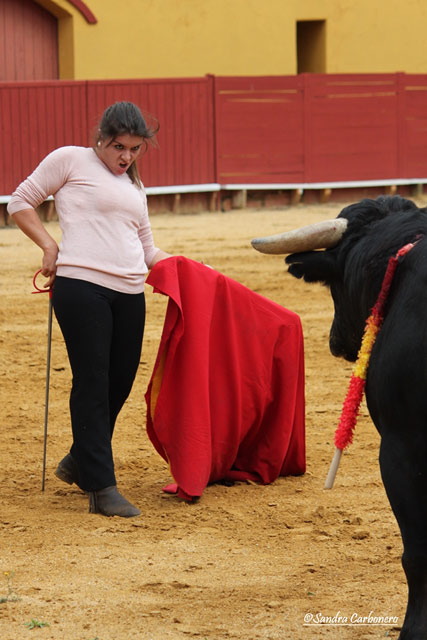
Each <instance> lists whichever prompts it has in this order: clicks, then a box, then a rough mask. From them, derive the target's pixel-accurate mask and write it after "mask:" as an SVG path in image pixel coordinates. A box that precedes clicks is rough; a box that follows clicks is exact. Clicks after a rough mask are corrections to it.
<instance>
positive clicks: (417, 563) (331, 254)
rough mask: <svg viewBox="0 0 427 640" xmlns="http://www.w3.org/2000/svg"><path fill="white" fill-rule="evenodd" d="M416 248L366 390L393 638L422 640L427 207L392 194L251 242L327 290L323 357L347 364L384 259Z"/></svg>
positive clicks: (426, 632) (393, 291)
mask: <svg viewBox="0 0 427 640" xmlns="http://www.w3.org/2000/svg"><path fill="white" fill-rule="evenodd" d="M414 242H416V244H415V245H414V247H413V249H412V250H411V251H410V252H409V253H407V254H406V255H405V257H404V258H401V259H400V261H399V263H398V266H397V269H396V272H395V275H394V278H393V281H392V285H391V288H390V291H389V295H388V298H387V302H386V306H385V310H384V320H383V324H382V327H381V329H380V331H379V333H378V336H377V339H376V341H375V344H374V346H373V349H372V353H371V358H370V361H369V367H368V372H367V377H366V387H365V393H366V402H367V407H368V410H369V413H370V416H371V418H372V421H373V422H374V424H375V427H376V428H377V430H378V432H379V434H380V437H381V444H380V451H379V464H380V470H381V477H382V481H383V484H384V487H385V490H386V494H387V497H388V500H389V502H390V505H391V508H392V510H393V513H394V515H395V518H396V520H397V523H398V526H399V529H400V533H401V537H402V542H403V554H402V566H403V569H404V572H405V575H406V580H407V584H408V601H407V609H406V614H405V619H404V622H403V625H402V628H401V632H400V635H399V640H426V638H427V208H419V207H417V206H416V205H415V203H413V202H412V201H411V200H408V199H405V198H401V197H399V196H394V197H380V198H377V199H376V200H373V199H364V200H361V201H360V202H358V203H356V204H352V205H350V206H347V207H345V208H344V209H343V210H342V211H341V213H340V214H339V215H338V217H337V218H335V219H334V220H331V221H323V222H321V223H317V224H314V225H310V226H309V227H305V228H303V229H299V230H296V231H292V232H289V233H284V234H278V235H275V236H270V237H266V238H257V239H255V240H253V241H252V245H253V246H254V248H255V249H257V250H259V251H261V252H263V253H276V254H289V255H287V257H286V259H285V261H286V263H287V264H288V265H289V267H288V271H289V272H290V273H291V274H292V275H293V276H295V277H296V278H303V279H304V280H305V281H306V282H309V283H310V282H320V283H323V284H324V285H326V286H327V287H328V288H329V290H330V293H331V295H332V299H333V302H334V318H333V322H332V326H331V330H330V336H329V346H330V350H331V352H332V354H333V355H334V356H337V357H343V358H345V359H346V360H348V361H351V362H354V361H355V360H356V359H357V355H358V351H359V348H360V345H361V341H362V337H363V332H364V328H365V323H366V319H367V318H368V316H369V314H370V312H371V310H372V308H373V306H374V305H375V302H376V300H377V296H378V293H379V291H380V288H381V284H382V281H383V277H384V274H385V271H386V268H387V265H388V261H389V259H390V257H392V256H395V255H396V254H397V252H398V251H399V249H400V248H401V247H403V246H404V245H405V244H407V243H414ZM319 249H323V250H319Z"/></svg>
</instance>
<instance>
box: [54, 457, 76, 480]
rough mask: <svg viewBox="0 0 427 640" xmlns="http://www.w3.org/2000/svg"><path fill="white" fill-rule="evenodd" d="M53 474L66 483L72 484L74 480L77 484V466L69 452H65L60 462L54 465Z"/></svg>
mask: <svg viewBox="0 0 427 640" xmlns="http://www.w3.org/2000/svg"><path fill="white" fill-rule="evenodd" d="M55 475H56V477H57V478H59V479H60V480H62V481H63V482H66V483H67V484H73V483H74V482H75V483H76V484H78V483H77V480H78V474H77V466H76V463H75V462H74V460H73V458H72V457H71V453H67V455H66V456H65V458H62V460H61V462H60V463H59V464H58V466H57V467H56V471H55Z"/></svg>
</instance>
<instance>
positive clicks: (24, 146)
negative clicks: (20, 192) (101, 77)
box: [0, 80, 87, 194]
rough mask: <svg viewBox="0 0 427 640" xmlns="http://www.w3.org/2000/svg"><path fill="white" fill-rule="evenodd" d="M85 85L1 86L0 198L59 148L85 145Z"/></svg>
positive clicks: (51, 82)
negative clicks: (48, 154) (47, 155)
mask: <svg viewBox="0 0 427 640" xmlns="http://www.w3.org/2000/svg"><path fill="white" fill-rule="evenodd" d="M85 85H86V83H85V82H71V81H70V82H61V81H59V80H58V81H50V82H28V83H2V84H0V139H1V141H2V144H1V145H0V194H10V193H12V191H13V190H14V189H15V187H16V186H17V185H18V183H19V182H20V181H21V180H23V179H24V178H25V177H26V176H27V175H28V174H29V173H31V171H32V170H33V169H34V168H35V167H36V166H37V164H38V163H39V162H40V160H41V159H42V158H43V157H44V156H45V155H46V154H47V153H49V152H50V151H52V150H53V149H55V148H56V147H59V146H62V145H69V144H75V145H85V144H86V142H87V117H86V86H85Z"/></svg>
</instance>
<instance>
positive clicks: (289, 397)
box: [145, 257, 305, 500]
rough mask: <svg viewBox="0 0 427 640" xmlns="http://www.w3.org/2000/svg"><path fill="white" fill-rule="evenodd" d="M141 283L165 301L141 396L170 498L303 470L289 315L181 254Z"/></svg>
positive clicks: (294, 336)
mask: <svg viewBox="0 0 427 640" xmlns="http://www.w3.org/2000/svg"><path fill="white" fill-rule="evenodd" d="M147 283H148V284H150V285H151V286H152V287H153V288H154V292H155V293H162V294H164V295H166V296H169V302H168V307H167V311H166V318H165V323H164V327H163V333H162V337H161V341H160V346H159V351H158V354H157V358H156V362H155V365H154V369H153V373H152V376H151V380H150V382H149V385H148V388H147V391H146V394H145V399H146V402H147V433H148V436H149V438H150V440H151V442H152V444H153V446H154V447H155V449H156V450H157V451H158V453H159V454H160V455H161V456H162V457H163V458H164V459H165V460H166V461H167V462H168V463H169V465H170V470H171V473H172V476H173V478H174V480H175V482H176V483H177V485H178V487H177V490H178V495H179V496H180V497H182V498H185V499H187V500H191V499H192V498H193V497H196V496H201V495H202V493H203V490H204V489H205V487H206V486H207V485H208V484H209V483H212V482H216V481H219V480H224V479H225V480H226V479H228V480H245V479H247V480H252V481H255V482H258V483H262V484H268V483H270V482H273V481H274V480H275V479H276V478H277V477H278V476H284V475H300V474H303V473H304V471H305V402H304V347H303V334H302V328H301V322H300V319H299V317H298V316H297V315H296V314H295V313H293V312H291V311H288V310H287V309H284V308H283V307H281V306H279V305H278V304H276V303H274V302H272V301H271V300H268V299H267V298H264V297H262V296H260V295H258V294H257V293H254V292H253V291H250V290H249V289H247V288H246V287H244V286H243V285H241V284H239V283H238V282H235V281H233V280H231V279H230V278H227V277H226V276H224V275H222V274H221V273H218V272H217V271H214V270H213V269H211V268H209V267H207V266H205V265H202V264H199V263H198V262H195V261H193V260H189V259H187V258H184V257H172V258H168V259H166V260H162V261H160V262H158V263H157V264H156V265H155V267H154V268H153V269H152V271H151V273H150V275H149V277H148V278H147Z"/></svg>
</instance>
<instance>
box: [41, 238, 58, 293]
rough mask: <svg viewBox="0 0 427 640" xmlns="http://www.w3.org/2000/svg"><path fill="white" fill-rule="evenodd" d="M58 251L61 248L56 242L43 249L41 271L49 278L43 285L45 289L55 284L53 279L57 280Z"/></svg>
mask: <svg viewBox="0 0 427 640" xmlns="http://www.w3.org/2000/svg"><path fill="white" fill-rule="evenodd" d="M58 251H59V248H58V245H57V244H56V242H53V243H52V246H49V247H46V249H44V250H43V262H42V268H41V272H42V275H43V276H45V278H48V280H47V282H45V284H44V285H43V287H44V288H45V289H50V288H51V287H52V285H53V281H54V280H55V276H56V260H57V258H58Z"/></svg>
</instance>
